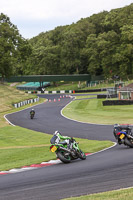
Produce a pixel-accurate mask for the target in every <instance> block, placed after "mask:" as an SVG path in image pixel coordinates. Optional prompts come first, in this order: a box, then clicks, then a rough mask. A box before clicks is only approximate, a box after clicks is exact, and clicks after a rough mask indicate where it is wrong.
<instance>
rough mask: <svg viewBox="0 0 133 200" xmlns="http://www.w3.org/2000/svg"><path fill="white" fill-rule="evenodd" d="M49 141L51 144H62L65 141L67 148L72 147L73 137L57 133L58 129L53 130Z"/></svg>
mask: <svg viewBox="0 0 133 200" xmlns="http://www.w3.org/2000/svg"><path fill="white" fill-rule="evenodd" d="M61 141H62V142H61ZM50 142H51V144H58V143H62V144H63V142H66V143H67V145H68V148H72V143H73V138H72V137H68V136H62V135H61V133H59V131H55V133H54V136H53V137H52V138H51V140H50Z"/></svg>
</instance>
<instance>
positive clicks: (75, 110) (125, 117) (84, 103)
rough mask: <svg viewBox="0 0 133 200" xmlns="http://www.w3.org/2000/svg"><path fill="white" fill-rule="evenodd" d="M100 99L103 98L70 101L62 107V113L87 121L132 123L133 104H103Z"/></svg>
mask: <svg viewBox="0 0 133 200" xmlns="http://www.w3.org/2000/svg"><path fill="white" fill-rule="evenodd" d="M78 98H80V97H79V96H78ZM102 101H103V99H86V100H76V101H72V102H71V103H70V104H69V105H68V106H67V107H65V109H63V115H65V116H66V117H68V118H71V119H74V120H78V121H82V122H87V123H96V124H116V123H120V124H125V123H126V124H133V114H132V113H133V105H122V106H103V105H102Z"/></svg>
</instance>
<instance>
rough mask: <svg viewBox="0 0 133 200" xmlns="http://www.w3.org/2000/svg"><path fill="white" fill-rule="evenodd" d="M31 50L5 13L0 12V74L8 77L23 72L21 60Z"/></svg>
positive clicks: (23, 59)
mask: <svg viewBox="0 0 133 200" xmlns="http://www.w3.org/2000/svg"><path fill="white" fill-rule="evenodd" d="M29 52H31V48H30V47H29V45H28V42H27V41H25V40H24V39H23V38H22V37H21V35H20V34H19V31H18V29H17V27H16V26H15V25H13V24H12V23H11V21H10V19H9V17H7V16H6V15H4V14H3V13H1V14H0V75H1V76H2V77H3V78H4V77H9V76H11V75H13V74H21V73H23V72H22V71H23V69H22V66H21V63H22V61H25V59H26V57H27V56H28V55H29V54H28V53H29ZM20 71H21V73H20Z"/></svg>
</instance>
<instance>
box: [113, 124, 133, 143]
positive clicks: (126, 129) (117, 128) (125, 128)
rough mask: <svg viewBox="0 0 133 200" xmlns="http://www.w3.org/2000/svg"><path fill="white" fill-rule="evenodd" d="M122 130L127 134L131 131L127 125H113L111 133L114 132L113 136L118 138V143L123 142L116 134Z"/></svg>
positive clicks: (130, 133)
mask: <svg viewBox="0 0 133 200" xmlns="http://www.w3.org/2000/svg"><path fill="white" fill-rule="evenodd" d="M123 131H124V132H126V133H127V134H128V135H132V131H131V128H130V127H129V125H119V124H115V125H114V131H113V133H114V136H115V138H116V139H117V140H118V144H122V143H123V141H122V140H121V139H120V138H119V136H118V134H119V133H122V132H123Z"/></svg>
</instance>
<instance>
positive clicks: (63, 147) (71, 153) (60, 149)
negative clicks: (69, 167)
mask: <svg viewBox="0 0 133 200" xmlns="http://www.w3.org/2000/svg"><path fill="white" fill-rule="evenodd" d="M71 146H72V147H71V148H68V144H67V142H66V141H63V142H60V143H58V144H51V145H50V150H51V152H55V153H56V155H57V158H59V159H60V160H61V161H62V162H63V163H70V162H71V161H72V160H75V159H78V158H80V159H81V160H85V159H86V155H85V153H84V152H83V151H82V150H81V149H80V148H79V145H78V143H77V142H76V140H75V139H73V142H72V145H71Z"/></svg>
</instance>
